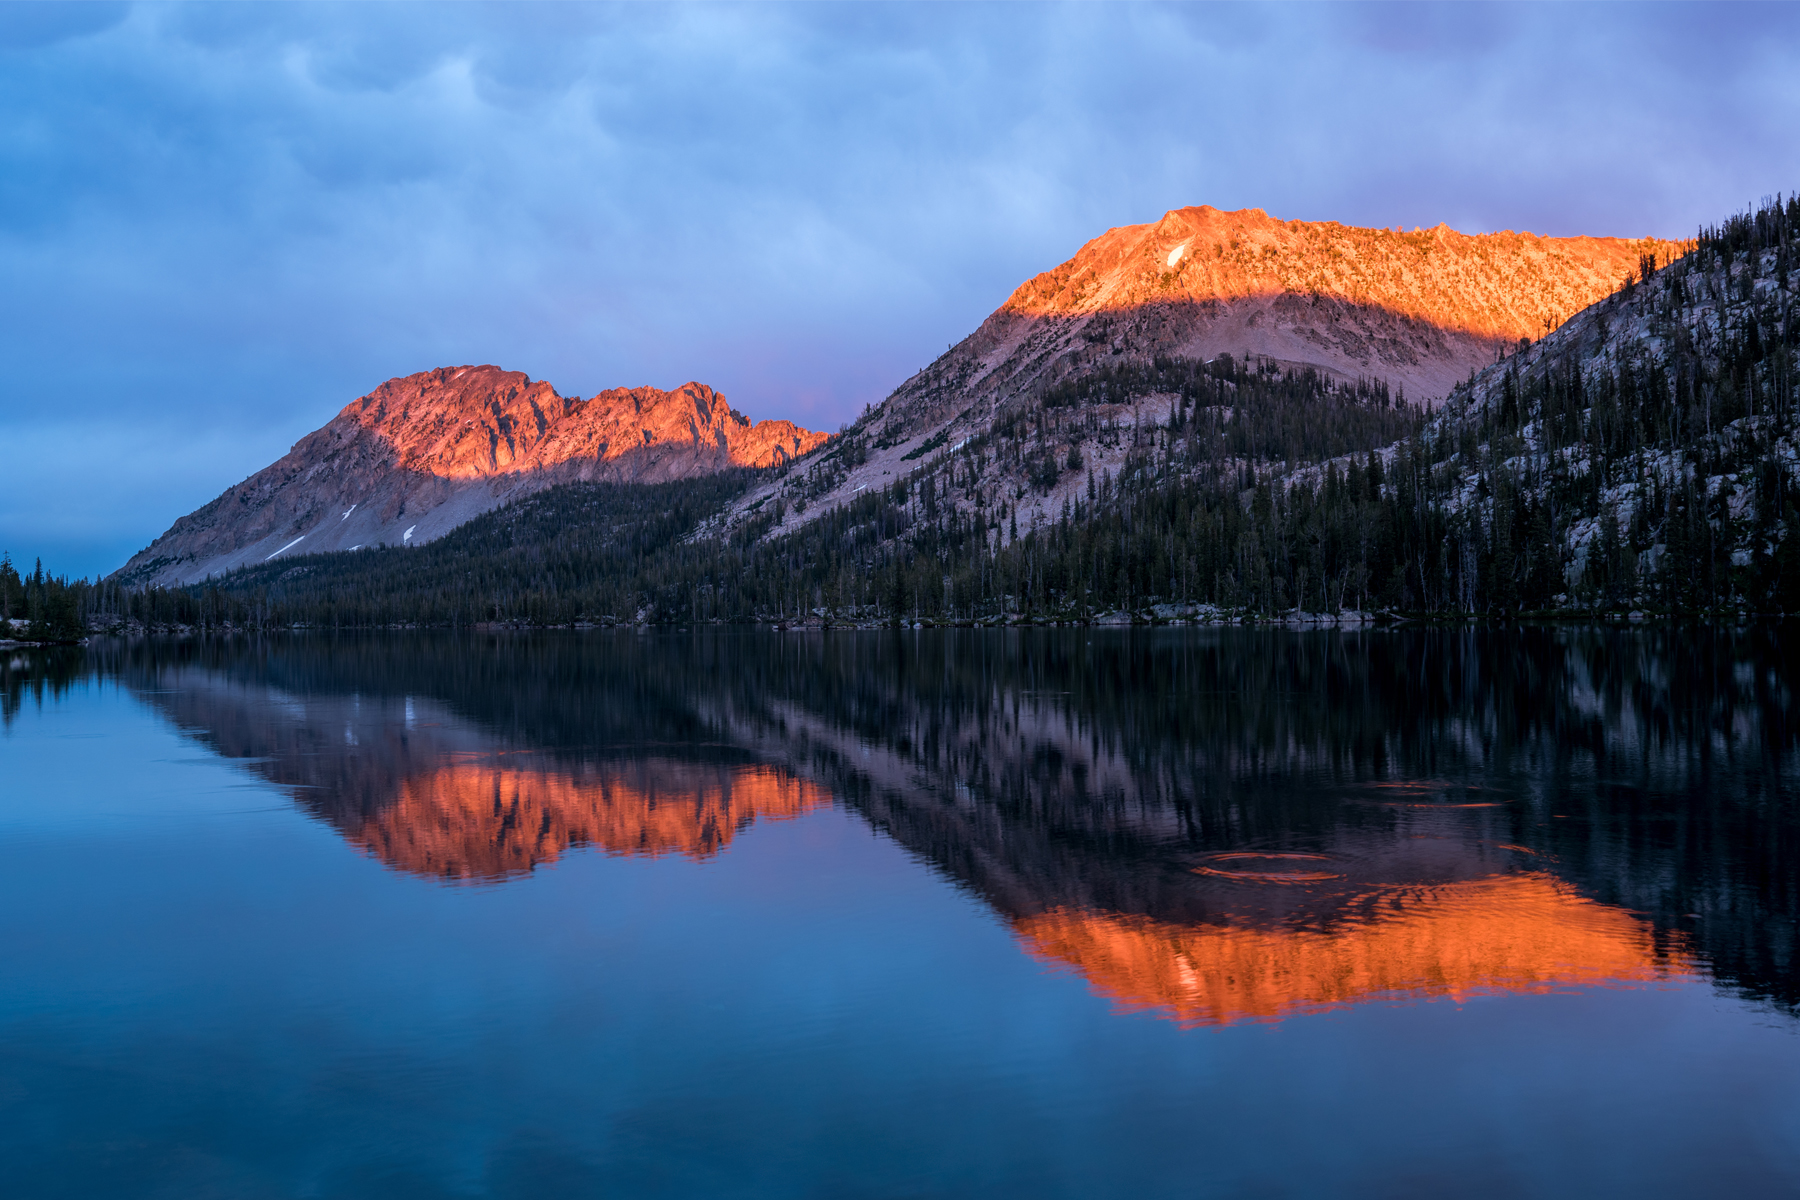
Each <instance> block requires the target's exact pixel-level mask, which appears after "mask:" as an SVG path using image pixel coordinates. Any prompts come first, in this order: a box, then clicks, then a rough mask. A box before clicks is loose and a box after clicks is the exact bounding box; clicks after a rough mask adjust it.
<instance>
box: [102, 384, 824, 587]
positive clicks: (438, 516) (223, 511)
mask: <svg viewBox="0 0 1800 1200" xmlns="http://www.w3.org/2000/svg"><path fill="white" fill-rule="evenodd" d="M828 436H829V435H827V434H823V433H815V432H813V431H810V430H806V429H801V428H800V427H799V426H797V425H794V424H793V423H792V422H789V421H756V422H752V421H751V420H750V419H749V418H748V417H746V416H744V415H743V414H742V413H739V412H737V411H736V410H735V409H733V408H732V407H731V406H730V405H729V404H728V403H726V400H725V397H723V396H721V395H720V394H719V393H717V392H715V391H714V390H713V389H712V388H710V387H707V386H706V385H705V384H701V383H687V384H683V385H682V386H681V387H678V388H676V389H675V390H673V391H668V392H665V391H660V390H658V389H656V388H651V387H640V388H613V389H611V390H609V391H604V392H601V393H599V394H598V395H596V396H594V397H593V398H592V399H590V400H582V399H580V398H579V397H566V396H561V395H558V394H557V392H556V389H555V388H553V387H551V386H550V385H549V384H548V383H544V382H542V381H538V382H533V381H532V380H531V379H530V378H529V377H527V376H526V375H524V374H522V373H520V372H518V371H503V370H501V369H500V368H499V367H493V366H479V367H476V366H469V367H443V368H440V369H438V370H435V371H426V372H422V373H420V374H417V375H408V376H406V377H405V378H401V379H390V380H388V381H387V382H386V383H384V384H382V385H381V386H380V387H378V388H376V389H375V390H374V391H372V392H370V393H369V394H368V395H366V396H364V397H362V398H361V399H358V400H355V401H353V402H351V403H350V404H348V405H346V406H345V407H344V409H343V411H341V412H340V413H338V415H337V416H336V417H334V418H333V419H332V420H331V421H330V423H328V424H327V425H326V426H325V427H324V428H322V429H320V430H318V431H317V432H315V433H312V434H309V435H307V436H306V437H305V438H302V439H301V440H300V441H299V442H298V443H297V444H295V446H294V448H293V449H292V450H291V451H289V452H288V454H287V455H286V456H284V457H283V458H281V459H280V460H279V461H277V462H275V463H273V464H271V465H270V466H268V467H265V468H263V469H262V470H261V471H258V472H257V473H256V474H254V475H252V476H251V477H250V478H248V479H246V480H245V481H244V482H242V483H240V484H238V485H237V486H236V487H233V488H231V489H229V490H227V491H226V492H225V493H224V494H223V495H221V496H220V497H219V498H218V499H216V500H214V501H212V502H211V503H210V504H207V505H206V506H205V507H203V508H201V509H198V510H197V511H195V512H193V513H190V514H188V515H187V516H185V517H183V518H181V519H180V520H179V521H177V522H175V524H174V525H173V526H171V527H170V529H169V531H168V532H167V533H165V534H163V535H162V536H161V537H159V538H157V539H156V541H154V542H152V543H151V544H150V545H149V546H148V547H146V548H145V549H143V550H141V551H139V552H138V553H137V554H136V555H135V556H133V558H132V559H131V561H130V562H128V563H126V564H125V566H124V567H122V568H121V569H120V571H119V572H118V578H120V579H121V580H123V581H125V582H128V583H133V584H150V583H157V584H185V583H194V582H198V581H200V580H203V579H205V578H206V577H208V576H209V575H218V574H222V573H224V572H226V571H229V570H231V569H233V568H235V567H240V566H245V565H247V564H251V563H258V562H264V561H267V560H269V559H271V558H275V557H277V556H279V555H283V554H307V553H314V552H318V551H323V550H352V549H357V548H360V547H364V546H377V545H383V544H386V545H418V544H420V543H423V542H427V541H430V540H432V539H433V538H437V537H441V536H442V535H444V534H445V533H448V532H449V531H450V530H451V529H453V528H455V527H456V526H458V525H460V524H462V523H463V522H465V521H467V520H469V519H470V518H471V517H474V516H477V515H479V514H480V513H483V512H486V511H487V510H489V509H492V508H496V507H498V506H500V505H501V504H504V503H506V502H507V501H509V500H513V499H517V498H519V497H521V496H524V495H528V494H530V493H532V492H535V491H540V490H542V489H543V488H546V487H550V486H552V485H553V484H557V483H565V482H570V481H575V480H596V481H618V482H638V483H656V482H662V481H665V480H673V479H685V478H689V477H692V476H695V475H703V474H708V473H711V472H715V471H720V470H725V469H727V468H731V467H767V466H775V465H778V464H780V463H783V462H786V461H788V460H790V459H792V458H795V457H798V456H799V455H802V454H805V453H806V452H807V451H809V450H812V449H813V448H815V447H816V446H818V445H820V444H821V443H822V442H824V441H825V440H826V439H827V437H828Z"/></svg>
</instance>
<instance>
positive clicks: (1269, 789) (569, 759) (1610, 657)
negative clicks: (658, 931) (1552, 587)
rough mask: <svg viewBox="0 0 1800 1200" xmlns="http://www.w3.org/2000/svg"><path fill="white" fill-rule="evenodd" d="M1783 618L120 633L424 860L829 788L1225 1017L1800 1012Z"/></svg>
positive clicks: (1085, 970)
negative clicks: (1721, 999)
mask: <svg viewBox="0 0 1800 1200" xmlns="http://www.w3.org/2000/svg"><path fill="white" fill-rule="evenodd" d="M1782 636H1783V635H1782V634H1780V633H1779V632H1777V631H1773V630H1767V629H1762V630H1752V631H1749V632H1731V631H1723V632H1691V631H1690V632H1679V631H1657V630H1616V631H1615V630H1599V631H1586V630H1560V631H1533V630H1526V631H1514V632H1506V633H1498V632H1483V631H1458V632H1368V633H1360V634H1339V633H1307V634H1292V633H1277V632H1261V631H1250V630H1224V631H1197V630H1196V631H1156V632H1145V631H1139V632H1109V633H1101V632H1099V631H1094V632H1087V631H1011V632H991V633H990V632H947V633H906V634H889V633H856V634H829V635H824V636H810V635H787V636H782V635H774V634H743V633H731V632H725V633H712V632H706V633H698V632H697V633H694V634H682V635H675V634H669V635H660V636H642V635H623V636H621V635H613V634H599V633H595V634H590V635H585V636H584V635H543V636H529V637H528V636H519V637H508V636H474V635H470V636H460V637H457V636H450V635H444V636H432V635H417V636H396V637H379V638H378V637H365V638H343V639H334V638H325V637H296V638H294V639H291V640H276V641H269V642H255V643H243V642H225V643H216V644H201V645H181V646H169V645H160V646H159V645H137V646H131V647H121V648H116V649H113V650H105V651H97V652H95V653H94V654H91V655H90V659H89V661H90V663H91V664H94V665H96V666H97V667H98V669H99V670H101V671H103V672H106V673H109V674H114V675H116V676H117V677H118V678H120V679H121V680H122V681H123V682H125V683H126V684H127V685H129V686H131V687H132V688H134V689H135V690H137V691H139V692H140V693H141V694H142V695H143V697H144V698H145V700H146V701H148V702H150V703H153V704H155V705H157V706H159V707H160V708H162V709H163V710H164V711H165V712H167V714H168V715H169V716H170V717H171V718H172V719H173V720H174V721H175V722H176V723H177V724H179V725H180V726H181V727H183V728H184V729H185V730H187V731H188V732H189V733H190V734H191V735H192V736H194V737H196V738H198V739H200V740H201V741H203V742H205V743H207V744H209V745H211V746H212V747H213V748H214V749H216V750H217V751H218V752H219V753H221V754H224V755H226V756H228V757H231V758H237V759H243V760H245V761H246V764H247V765H248V766H249V767H250V768H251V769H252V770H254V771H256V772H258V773H259V774H261V775H262V776H263V777H265V778H267V779H269V780H270V781H271V782H274V783H276V784H278V785H281V786H284V787H287V788H290V789H292V794H293V795H294V796H295V798H296V801H297V802H298V803H300V804H302V805H303V806H305V807H306V808H307V809H308V810H309V811H311V812H313V813H314V814H316V815H317V816H318V817H319V818H321V819H323V820H325V821H326V822H328V823H329V824H330V825H331V826H332V827H333V828H335V829H336V830H338V831H339V832H340V833H341V834H342V835H343V836H344V838H345V839H346V840H347V841H349V842H351V843H352V844H354V845H356V846H358V847H361V848H363V849H365V850H366V851H368V852H369V853H371V854H372V855H374V856H375V857H376V858H378V859H380V860H381V861H382V862H383V863H385V864H387V865H389V866H391V867H394V868H396V869H399V870H403V871H409V872H413V873H417V874H419V875H424V876H429V877H432V878H435V879H444V880H462V881H498V880H503V879H507V878H512V877H517V876H520V875H523V874H526V873H529V872H530V871H531V870H532V869H534V868H535V867H537V866H540V865H544V864H548V863H552V862H555V861H557V859H558V858H559V856H561V855H563V854H564V853H565V852H566V851H568V850H570V849H573V848H576V847H583V846H591V847H595V848H598V849H601V850H604V851H608V852H612V853H620V854H652V855H654V854H670V853H674V854H684V855H688V856H692V857H695V858H702V857H705V856H708V855H712V854H715V853H718V852H719V851H721V850H723V849H724V848H726V847H727V846H728V844H729V843H730V841H731V839H732V837H733V836H734V834H735V833H737V832H738V831H740V830H741V829H743V828H744V827H745V826H746V825H748V824H749V823H751V822H753V821H755V820H759V819H770V818H784V817H794V816H799V815H802V814H804V813H806V812H808V811H810V810H812V809H815V808H817V807H819V806H821V805H823V804H826V803H828V802H829V801H830V800H831V799H832V798H833V797H835V798H836V801H837V802H838V803H839V804H841V805H843V806H844V807H846V808H848V809H850V810H852V811H855V812H857V813H859V814H860V815H861V816H862V817H863V818H864V819H866V820H867V821H868V822H869V823H870V824H871V825H873V826H874V827H875V828H876V829H878V830H880V831H881V832H883V833H884V834H885V835H887V836H889V837H891V838H893V839H894V840H895V841H897V842H898V843H900V844H901V845H902V846H904V847H906V848H907V849H908V850H910V851H912V852H913V853H914V854H916V855H918V856H919V857H920V858H922V859H923V860H925V861H928V862H930V863H931V864H933V865H934V866H935V867H936V868H937V869H938V870H939V871H941V872H942V873H943V874H944V875H946V876H947V877H949V878H950V879H952V880H953V881H955V882H956V883H957V884H958V885H960V886H961V887H963V888H965V889H967V890H968V891H970V892H972V893H973V894H975V895H977V896H979V897H981V898H982V900H983V901H984V902H985V903H986V904H987V905H989V906H990V907H991V909H992V910H993V911H994V912H995V913H996V914H998V916H999V917H1000V918H1001V919H1003V920H1004V921H1005V922H1006V923H1007V924H1008V925H1009V926H1010V927H1011V928H1012V929H1013V930H1014V932H1015V934H1016V936H1017V938H1018V939H1019V942H1020V944H1021V945H1022V946H1023V948H1024V949H1025V951H1026V952H1028V953H1030V954H1032V955H1034V956H1036V957H1038V958H1039V959H1040V960H1042V961H1044V962H1046V963H1048V964H1051V965H1052V966H1055V967H1057V968H1059V969H1060V968H1064V967H1066V968H1070V969H1073V970H1075V971H1078V972H1080V973H1081V974H1082V975H1083V976H1084V977H1085V978H1086V979H1087V980H1088V982H1089V983H1090V984H1091V986H1092V987H1093V988H1094V989H1095V990H1096V991H1097V992H1099V993H1100V994H1103V995H1105V996H1107V997H1110V998H1111V999H1112V1000H1113V1001H1114V1002H1115V1003H1116V1004H1117V1005H1118V1006H1119V1007H1120V1008H1121V1009H1124V1010H1148V1011H1152V1012H1157V1013H1160V1014H1163V1015H1165V1016H1168V1017H1171V1018H1173V1019H1175V1020H1177V1021H1180V1022H1182V1023H1185V1024H1214V1023H1228V1022H1233V1021H1239V1020H1246V1019H1273V1018H1279V1017H1283V1016H1287V1015H1290V1014H1294V1013H1298V1012H1305V1011H1310V1010H1315V1009H1319V1008H1325V1007H1333V1006H1340V1005H1351V1004H1357V1003H1362V1002H1366V1001H1378V1000H1394V999H1408V998H1432V997H1453V998H1460V997H1463V996H1467V995H1470V994H1476V993H1481V992H1488V991H1510V992H1535V991H1545V990H1554V989H1562V988H1571V987H1588V986H1595V985H1644V984H1654V983H1656V982H1657V981H1662V980H1671V979H1680V978H1691V977H1695V976H1701V975H1704V976H1707V977H1710V978H1713V979H1714V980H1716V981H1717V982H1719V983H1721V984H1722V985H1724V986H1726V987H1728V988H1730V989H1732V990H1736V991H1739V992H1743V993H1747V994H1749V995H1752V996H1756V997H1759V998H1761V999H1764V1000H1766V1001H1771V1002H1773V1003H1775V1004H1777V1005H1778V1006H1782V1007H1788V1008H1791V1007H1792V1006H1793V1005H1794V1004H1795V1002H1796V1001H1797V1000H1800V984H1797V975H1800V967H1797V965H1796V964H1800V953H1796V951H1797V950H1800V944H1797V935H1796V921H1795V917H1796V912H1797V910H1800V897H1797V893H1796V887H1795V884H1794V882H1793V880H1794V875H1793V873H1792V871H1791V869H1790V867H1789V865H1788V864H1791V863H1792V862H1794V861H1797V859H1796V855H1797V854H1800V838H1797V833H1796V827H1797V822H1796V818H1795V813H1794V780H1795V778H1796V774H1795V767H1796V760H1795V754H1796V744H1797V742H1796V728H1797V727H1796V716H1795V710H1794V697H1793V691H1792V676H1791V672H1792V668H1791V667H1789V666H1788V665H1787V663H1788V662H1789V661H1790V657H1789V656H1786V655H1784V654H1783V652H1782V651H1781V650H1780V645H1781V639H1782ZM83 669H88V668H83Z"/></svg>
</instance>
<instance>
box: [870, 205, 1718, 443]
mask: <svg viewBox="0 0 1800 1200" xmlns="http://www.w3.org/2000/svg"><path fill="white" fill-rule="evenodd" d="M1688 248H1689V246H1688V244H1687V243H1685V242H1672V241H1664V240H1661V239H1657V238H1610V237H1540V236H1538V235H1536V234H1532V233H1513V232H1511V231H1508V232H1504V233H1487V234H1465V233H1458V232H1456V231H1455V230H1453V229H1450V228H1448V227H1447V226H1444V225H1441V224H1440V225H1438V226H1437V227H1436V228H1434V229H1426V230H1419V231H1415V232H1413V233H1405V232H1402V231H1400V230H1397V229H1359V228H1355V227H1353V226H1348V225H1340V224H1338V223H1337V222H1335V221H1327V222H1310V221H1282V220H1278V219H1277V218H1274V217H1271V216H1269V215H1268V214H1267V213H1265V212H1263V211H1262V210H1261V209H1259V208H1249V209H1241V210H1239V211H1237V212H1221V211H1220V210H1218V209H1216V208H1213V207H1211V206H1210V205H1202V206H1200V207H1198V208H1178V209H1174V210H1172V211H1170V212H1168V213H1166V214H1165V215H1164V216H1163V218H1162V219H1161V220H1159V221H1156V222H1154V223H1153V224H1148V225H1125V226H1121V227H1119V228H1116V229H1109V230H1107V231H1106V232H1105V233H1103V234H1101V235H1100V236H1099V237H1097V238H1095V239H1093V240H1092V241H1090V242H1088V243H1087V244H1086V245H1084V246H1083V247H1081V249H1080V250H1079V251H1077V252H1076V254H1075V256H1074V257H1073V258H1071V259H1069V260H1068V261H1067V262H1065V263H1063V264H1062V265H1061V266H1058V267H1055V268H1053V269H1051V270H1049V271H1045V272H1044V273H1042V274H1040V275H1037V276H1035V277H1033V278H1031V279H1028V280H1026V281H1025V282H1024V283H1022V284H1020V285H1019V287H1018V288H1017V289H1015V290H1014V291H1013V293H1012V295H1011V296H1010V297H1009V298H1008V299H1007V301H1006V303H1005V304H1003V305H1002V306H1001V307H1000V308H999V309H998V310H997V311H996V312H994V313H993V315H992V316H990V317H989V318H988V319H987V321H986V322H984V323H983V324H982V326H981V328H980V329H978V330H977V331H976V332H975V333H974V334H972V335H970V337H969V338H968V339H967V340H966V341H964V342H963V343H962V344H960V345H958V346H957V347H955V349H954V350H952V351H951V353H949V354H947V355H945V356H944V358H943V359H940V360H939V362H938V363H936V364H934V365H933V366H932V367H931V368H929V369H927V370H926V371H925V372H923V373H921V375H920V376H918V377H916V378H915V380H913V381H909V383H908V384H907V385H903V386H902V388H901V389H900V392H899V393H898V395H900V396H901V398H902V400H903V405H902V406H903V407H914V406H916V404H915V403H914V395H913V394H914V393H917V400H919V401H927V403H926V404H925V406H924V407H925V408H927V409H929V410H930V411H931V413H933V414H935V413H936V412H937V411H938V409H940V408H946V406H950V407H954V406H958V405H963V406H966V405H967V404H968V403H969V401H970V399H971V398H972V397H976V396H980V395H983V394H987V393H995V394H1008V393H1019V394H1022V393H1023V392H1024V391H1026V390H1029V389H1031V388H1040V389H1041V388H1046V387H1049V386H1051V385H1053V384H1055V383H1057V382H1058V381H1060V380H1062V379H1064V378H1069V377H1071V376H1075V375H1079V374H1081V373H1083V372H1085V371H1089V370H1093V369H1095V368H1097V367H1105V366H1108V365H1117V364H1129V363H1143V362H1149V361H1151V360H1152V359H1153V358H1154V357H1156V356H1158V355H1169V356H1173V357H1179V358H1191V359H1211V358H1213V357H1215V356H1216V355H1219V354H1231V355H1234V356H1239V357H1241V356H1244V355H1246V354H1248V355H1253V356H1260V357H1267V358H1270V359H1274V360H1276V361H1279V362H1283V363H1287V364H1289V365H1290V366H1296V367H1306V366H1310V367H1314V368H1316V369H1318V370H1321V371H1323V372H1325V373H1327V374H1330V375H1333V376H1336V377H1339V378H1345V379H1349V378H1356V377H1367V378H1371V379H1382V380H1386V381H1387V382H1388V383H1390V384H1391V385H1393V386H1394V387H1396V388H1404V389H1405V392H1406V395H1407V397H1408V398H1409V399H1412V400H1422V401H1430V400H1433V399H1439V398H1442V397H1443V396H1445V395H1447V394H1449V392H1450V389H1451V388H1452V387H1454V386H1455V384H1457V383H1458V382H1460V381H1462V380H1463V379H1466V378H1467V377H1468V374H1469V371H1470V370H1471V369H1478V368H1480V367H1484V366H1487V365H1488V364H1489V363H1491V362H1493V361H1494V358H1495V355H1496V353H1497V352H1499V351H1500V350H1501V349H1502V348H1503V347H1505V346H1507V345H1509V344H1513V343H1516V342H1517V341H1518V340H1519V339H1520V338H1532V339H1536V338H1539V337H1542V336H1543V335H1544V334H1545V333H1547V332H1549V330H1551V329H1553V328H1555V327H1556V326H1557V325H1559V324H1560V323H1562V322H1563V321H1564V320H1566V319H1567V318H1569V317H1571V316H1573V315H1574V314H1575V313H1577V312H1579V311H1580V310H1581V309H1583V308H1586V307H1587V306H1588V305H1590V304H1593V303H1595V302H1596V301H1598V300H1602V299H1604V298H1605V297H1606V296H1608V295H1610V294H1611V293H1612V292H1614V291H1615V290H1617V289H1618V287H1619V286H1620V285H1621V284H1622V283H1623V282H1624V281H1625V280H1626V278H1627V277H1632V276H1636V275H1637V274H1638V272H1639V269H1640V265H1641V262H1642V259H1643V257H1644V256H1646V255H1652V256H1654V257H1655V259H1656V262H1657V263H1658V265H1666V264H1667V263H1668V262H1670V261H1672V260H1673V259H1675V258H1676V257H1679V256H1680V255H1681V254H1683V253H1685V252H1686V251H1687V249H1688ZM940 393H942V394H943V397H944V398H943V400H942V403H931V402H930V401H932V399H933V398H934V397H938V396H939V394H940ZM908 427H909V428H910V426H908ZM921 427H922V426H921Z"/></svg>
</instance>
